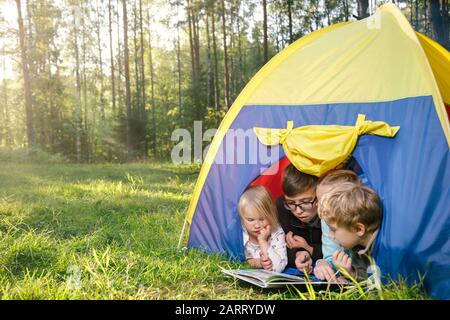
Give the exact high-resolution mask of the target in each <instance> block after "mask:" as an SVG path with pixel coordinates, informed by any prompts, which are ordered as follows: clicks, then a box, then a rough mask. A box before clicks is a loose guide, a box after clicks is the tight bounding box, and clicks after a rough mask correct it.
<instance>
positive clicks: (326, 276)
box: [314, 169, 361, 282]
mask: <svg viewBox="0 0 450 320" xmlns="http://www.w3.org/2000/svg"><path fill="white" fill-rule="evenodd" d="M344 182H352V183H356V184H361V181H360V180H359V178H358V176H357V175H356V173H355V172H353V171H351V170H343V169H338V170H332V171H329V172H327V173H326V174H325V175H323V176H321V177H320V179H319V183H318V184H317V188H316V197H317V203H318V202H319V201H320V199H322V197H323V195H324V194H326V193H327V192H329V191H330V190H332V189H333V188H334V187H336V186H338V185H340V184H342V183H344ZM321 228H322V253H323V259H320V260H317V262H316V265H315V267H314V275H315V276H316V277H317V278H318V279H321V280H327V281H333V282H334V281H336V271H337V270H336V268H335V266H334V265H333V261H332V257H333V253H334V252H335V251H336V250H337V249H340V250H342V251H345V249H344V248H342V247H341V246H340V245H339V244H338V243H336V242H335V241H333V240H332V239H330V237H329V233H330V229H329V228H328V225H327V224H326V223H325V221H323V220H321ZM346 253H348V254H351V253H350V252H349V251H347V252H346Z"/></svg>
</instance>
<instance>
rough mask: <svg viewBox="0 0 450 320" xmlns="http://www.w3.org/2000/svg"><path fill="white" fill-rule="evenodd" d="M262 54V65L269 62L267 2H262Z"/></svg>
mask: <svg viewBox="0 0 450 320" xmlns="http://www.w3.org/2000/svg"><path fill="white" fill-rule="evenodd" d="M262 7H263V35H264V36H263V52H264V64H266V63H267V61H269V48H268V36H267V0H263V2H262Z"/></svg>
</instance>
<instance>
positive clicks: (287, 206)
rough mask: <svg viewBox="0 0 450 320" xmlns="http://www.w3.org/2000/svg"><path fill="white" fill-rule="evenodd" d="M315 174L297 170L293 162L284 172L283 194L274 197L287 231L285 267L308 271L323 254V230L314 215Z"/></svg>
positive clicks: (315, 209)
mask: <svg viewBox="0 0 450 320" xmlns="http://www.w3.org/2000/svg"><path fill="white" fill-rule="evenodd" d="M316 185H317V177H315V176H312V175H308V174H306V173H303V172H300V171H298V170H297V169H296V168H295V167H294V166H293V165H292V164H290V165H288V166H287V167H286V169H285V170H284V173H283V178H282V189H283V193H284V195H282V196H280V197H279V198H278V199H277V200H276V206H277V210H278V219H279V221H280V224H281V227H282V228H283V230H284V232H285V234H286V244H287V247H288V249H287V254H288V267H293V268H297V269H298V270H300V271H302V272H303V271H306V272H307V273H310V272H311V271H312V266H313V263H314V262H315V261H316V260H318V259H320V258H322V241H321V237H322V231H321V227H320V219H319V217H318V216H317V207H316V205H315V203H316Z"/></svg>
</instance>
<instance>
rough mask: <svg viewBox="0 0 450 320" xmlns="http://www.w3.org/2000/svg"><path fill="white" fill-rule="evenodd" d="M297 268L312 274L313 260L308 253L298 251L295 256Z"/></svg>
mask: <svg viewBox="0 0 450 320" xmlns="http://www.w3.org/2000/svg"><path fill="white" fill-rule="evenodd" d="M295 266H296V267H297V269H298V270H300V271H302V272H306V273H311V271H312V259H311V256H310V255H309V253H308V251H298V252H297V253H296V254H295Z"/></svg>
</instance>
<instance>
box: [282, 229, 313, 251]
mask: <svg viewBox="0 0 450 320" xmlns="http://www.w3.org/2000/svg"><path fill="white" fill-rule="evenodd" d="M286 245H287V247H288V248H289V249H305V250H307V251H309V252H311V251H312V250H313V248H312V247H311V246H310V245H309V244H308V242H307V241H306V240H305V238H303V237H300V236H297V235H294V234H293V233H292V231H289V232H288V233H287V235H286Z"/></svg>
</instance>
